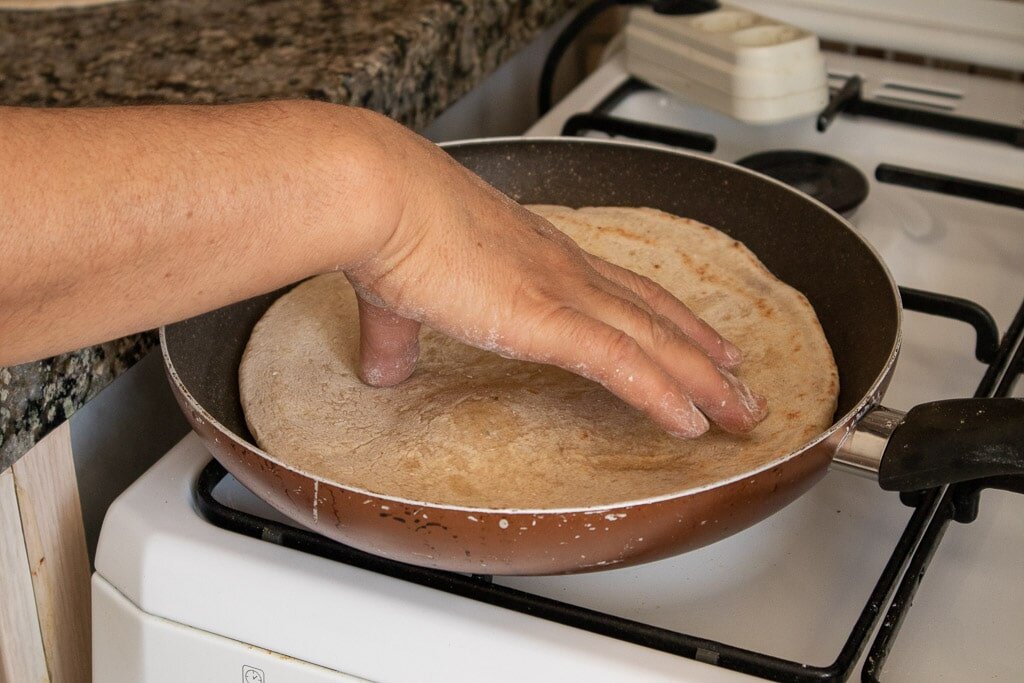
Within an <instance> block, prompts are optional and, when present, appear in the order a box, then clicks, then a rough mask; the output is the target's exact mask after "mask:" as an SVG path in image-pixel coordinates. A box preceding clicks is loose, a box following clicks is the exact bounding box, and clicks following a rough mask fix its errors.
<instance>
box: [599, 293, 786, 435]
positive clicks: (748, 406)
mask: <svg viewBox="0 0 1024 683" xmlns="http://www.w3.org/2000/svg"><path fill="white" fill-rule="evenodd" d="M586 312H587V313H589V314H590V315H592V316H594V317H597V318H600V319H601V320H603V321H604V322H605V323H607V324H608V325H611V326H612V327H614V328H616V329H618V330H622V332H624V333H625V334H627V335H629V336H630V337H632V338H633V339H634V340H635V341H636V343H637V344H638V346H639V347H640V348H641V349H642V350H643V351H644V353H645V354H646V355H647V356H648V357H649V358H650V359H651V360H653V361H654V362H655V363H657V364H658V365H659V366H660V367H661V368H662V369H663V370H664V371H665V372H666V374H667V375H668V376H669V377H671V378H672V379H673V380H674V381H675V382H676V383H677V385H678V387H679V389H680V390H681V391H682V392H683V393H684V394H685V395H686V396H688V397H689V398H690V399H691V400H692V401H693V402H694V403H695V404H696V405H697V407H698V408H700V410H701V411H703V413H704V414H705V415H706V416H707V417H709V418H710V419H711V420H713V421H714V422H715V423H716V424H718V425H719V426H721V427H722V428H723V429H725V430H727V431H730V432H740V433H741V432H747V431H750V430H751V429H753V428H754V427H755V426H756V425H757V423H758V422H760V421H761V420H763V419H764V417H765V415H767V402H766V401H765V400H764V398H762V397H760V396H758V395H757V394H755V393H754V392H753V391H751V390H750V388H749V387H747V386H746V385H745V384H744V383H743V382H742V381H740V380H739V379H738V378H736V377H735V376H733V375H732V374H731V373H729V372H728V371H727V370H723V369H721V368H720V367H719V366H718V365H716V364H715V362H714V361H713V360H712V359H711V358H710V357H708V355H707V354H705V353H704V351H703V350H702V349H700V348H699V347H697V346H695V345H694V344H693V343H692V340H691V339H690V338H688V337H687V336H686V335H683V334H682V333H680V332H679V330H678V329H676V328H675V326H674V325H673V324H672V322H670V321H668V320H666V319H665V318H662V317H660V316H658V315H652V314H651V313H649V312H648V311H645V310H643V309H642V308H639V307H637V306H635V305H633V304H631V303H630V302H628V301H626V300H624V299H621V298H618V297H615V296H614V295H612V294H607V293H603V292H602V293H600V294H595V295H594V296H593V297H592V298H591V300H590V301H589V302H588V309H587V310H586Z"/></svg>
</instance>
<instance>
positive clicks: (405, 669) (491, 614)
mask: <svg viewBox="0 0 1024 683" xmlns="http://www.w3.org/2000/svg"><path fill="white" fill-rule="evenodd" d="M625 77H626V76H625V74H624V72H622V70H621V67H619V66H617V64H616V63H615V62H614V61H613V62H611V63H609V64H606V65H605V66H604V67H602V68H601V69H600V70H599V71H598V73H597V74H596V75H595V76H592V77H591V78H590V79H588V81H586V82H585V83H584V84H583V85H582V86H581V87H580V88H578V89H577V90H576V91H575V92H574V94H573V95H571V96H570V97H569V98H567V100H564V101H563V102H562V103H561V104H560V105H559V106H558V107H556V109H555V110H554V111H553V112H552V113H551V114H550V115H549V116H548V117H546V118H545V119H544V120H543V121H542V122H541V123H540V124H538V126H537V127H535V128H534V129H533V130H532V131H531V133H532V134H553V133H557V132H559V131H560V129H561V123H562V121H564V119H565V118H566V117H567V116H568V115H570V114H571V113H574V112H575V111H582V110H589V109H590V108H592V107H593V106H594V105H595V104H596V103H597V102H598V101H600V100H601V99H602V98H603V97H604V96H605V95H607V94H608V93H609V92H611V91H612V90H614V88H615V87H616V86H617V85H618V83H620V82H621V81H622V80H623V79H624V78H625ZM1018 87H1019V86H1018ZM613 113H615V114H617V115H621V116H644V117H645V118H647V119H648V120H652V121H655V122H658V123H663V124H666V125H681V126H684V127H689V128H694V129H697V130H703V131H706V132H712V133H714V134H716V135H717V136H718V137H719V141H720V147H719V150H718V152H717V153H716V155H715V156H719V157H721V158H725V159H735V158H737V157H739V156H743V155H745V154H747V153H750V152H753V151H756V150H761V149H766V148H782V147H800V148H804V149H819V150H824V151H830V152H831V153H833V154H836V155H838V156H842V157H844V158H845V159H847V160H848V161H851V162H852V163H854V164H856V165H858V166H860V167H861V169H862V170H863V171H864V172H865V175H866V176H868V177H869V178H872V177H873V171H874V166H875V165H876V164H877V163H879V162H881V161H886V162H890V163H896V164H902V165H907V166H912V167H917V168H922V169H925V170H934V171H940V172H942V171H945V172H952V173H955V174H958V175H963V176H967V177H974V178H979V179H987V180H994V181H998V182H1001V183H1003V184H1008V185H1014V186H1018V187H1024V164H1022V163H1020V162H1021V160H1022V156H1021V152H1020V151H1019V150H1014V149H1012V148H1009V147H1008V146H999V145H995V144H989V143H972V144H971V146H970V147H969V148H968V147H966V146H964V143H963V141H962V140H960V139H957V138H954V137H953V136H947V135H943V134H936V133H927V134H922V133H920V132H917V131H914V130H911V129H907V128H905V127H901V126H897V125H895V124H887V123H885V122H872V121H862V122H859V123H857V124H856V125H854V124H853V123H852V122H851V120H850V119H848V118H844V117H841V118H840V119H839V120H837V121H836V122H835V123H834V124H833V128H832V129H831V130H830V131H829V132H828V133H827V134H825V135H818V134H817V133H811V132H810V131H809V130H808V129H809V128H810V126H811V124H810V122H808V121H805V122H802V123H801V122H797V123H792V124H786V125H784V126H779V127H774V128H773V129H770V130H769V129H757V130H756V131H754V132H752V131H750V130H749V129H745V128H744V127H740V126H739V124H736V123H735V122H732V121H730V120H728V119H725V118H724V117H720V116H718V115H716V114H712V113H710V112H706V111H699V110H694V109H693V108H692V107H687V106H686V105H684V104H683V103H680V102H678V101H675V100H673V99H672V98H669V97H666V96H664V95H661V94H657V93H641V94H638V95H636V96H634V97H632V98H630V99H628V100H626V101H625V102H624V103H622V104H621V105H620V107H619V108H617V109H616V110H615V111H614V112H613ZM864 127H867V128H868V129H870V130H871V132H872V137H871V138H870V140H871V141H869V142H864V139H863V138H855V137H854V135H855V134H856V131H857V130H861V131H863V129H864ZM763 136H766V138H765V137H763ZM763 139H768V140H770V145H765V144H764V142H763ZM936 152H941V153H939V154H936ZM1020 215H1021V214H1020V212H1016V211H1014V210H1012V209H1009V208H1006V207H995V206H990V205H986V204H982V203H980V202H973V201H969V200H959V199H950V198H945V197H940V196H938V195H934V194H931V193H926V192H919V191H914V190H907V189H905V188H897V187H892V186H885V185H880V184H878V183H875V182H874V181H873V180H871V195H870V197H869V200H868V203H867V204H865V205H864V206H863V207H862V208H861V209H860V211H859V212H858V214H857V216H856V218H855V221H854V222H855V224H856V225H857V227H858V229H860V230H862V231H863V232H864V234H865V235H866V236H867V237H868V239H869V240H871V241H872V242H873V243H874V244H875V246H876V247H878V248H879V250H880V252H881V254H882V255H883V258H885V259H886V261H887V262H888V263H889V266H890V267H891V269H892V270H893V272H894V274H895V277H896V279H897V281H898V282H899V283H901V284H905V285H909V286H913V287H918V288H922V289H933V290H938V291H944V292H947V293H950V294H956V295H959V296H966V297H968V298H972V299H975V300H976V301H978V302H979V303H982V304H983V305H984V306H986V307H987V308H988V309H989V310H990V311H991V312H992V313H993V314H994V315H995V317H996V319H997V321H998V322H999V325H1000V327H1001V328H1002V329H1005V328H1006V326H1007V324H1008V322H1009V319H1010V317H1011V316H1012V315H1013V312H1014V310H1015V307H1016V306H1017V305H1019V302H1020V301H1021V298H1022V297H1024V224H1022V221H1021V218H1020ZM905 327H906V329H905V333H906V342H905V350H904V355H903V357H902V358H901V360H900V363H899V365H898V369H897V373H896V377H895V378H894V383H893V387H892V389H891V390H890V392H889V395H888V396H887V398H886V401H887V402H888V403H890V404H892V405H894V406H895V407H901V408H906V407H909V406H911V405H913V404H915V403H918V402H922V401H926V400H930V399H935V398H942V397H948V396H962V395H969V394H971V393H972V392H973V390H974V387H975V386H976V385H977V383H978V381H979V380H980V378H981V375H982V371H983V366H982V365H980V364H979V363H977V362H975V361H973V360H971V359H970V358H967V359H966V360H965V356H964V352H963V349H965V348H968V349H969V348H973V341H972V338H971V333H970V331H969V328H967V327H966V326H965V325H962V324H960V323H950V322H944V321H939V320H933V319H931V318H927V317H925V316H922V315H918V314H908V315H907V316H906V320H905ZM1020 391H1021V389H1020V388H1018V393H1020ZM208 458H209V455H208V454H207V453H206V452H205V450H204V449H203V447H202V445H201V443H200V442H199V440H198V438H197V437H195V436H194V435H190V436H189V437H187V438H186V439H185V440H184V441H183V442H182V443H180V444H179V445H178V446H177V447H176V448H175V449H173V450H172V451H171V452H170V453H168V455H167V456H165V457H164V458H163V459H162V460H161V461H160V462H159V463H157V465H156V466H154V468H153V469H152V470H150V471H149V472H148V473H147V474H146V475H144V476H143V477H142V478H141V479H140V480H139V481H138V482H137V483H136V484H135V485H133V486H132V487H131V488H130V489H129V490H128V491H127V492H126V493H125V494H124V495H123V496H122V497H121V498H119V499H118V501H117V502H116V503H115V504H114V506H113V507H112V508H111V510H110V512H109V513H108V516H107V519H106V521H105V523H104V528H103V534H102V536H101V539H100V546H99V550H98V554H97V560H96V567H97V571H98V573H99V574H101V575H102V576H103V577H104V578H106V579H107V580H108V581H110V583H111V584H113V585H114V586H115V587H116V588H117V589H118V590H119V591H120V592H121V593H122V594H124V595H125V596H126V597H127V598H128V599H129V600H131V601H132V602H133V603H134V604H135V605H136V606H138V607H139V608H140V609H141V610H143V611H145V612H147V613H149V614H153V615H156V616H160V617H163V618H166V619H170V620H173V621H176V622H178V623H181V624H185V625H188V626H192V627H194V628H196V629H202V630H205V631H209V632H211V633H217V634H220V635H224V636H227V637H229V638H233V639H236V640H239V641H242V642H245V643H250V644H253V645H258V646H261V647H264V648H267V649H269V650H273V651H275V652H278V653H281V654H284V655H288V656H292V657H297V658H301V659H303V660H306V661H310V662H313V663H316V664H319V665H321V666H324V667H328V668H333V669H335V670H338V671H344V672H346V673H350V674H354V675H357V676H361V677H364V678H368V679H371V680H379V681H391V680H395V681H397V680H417V681H421V680H444V681H458V680H467V681H476V680H482V679H486V680H524V679H525V680H541V679H544V680H593V681H598V680H609V681H612V680H619V681H621V680H630V681H646V680H650V681H668V680H675V681H686V680H700V681H714V680H722V681H726V680H729V681H732V680H743V679H744V677H742V676H739V675H737V674H733V673H731V672H727V671H723V670H721V669H718V668H715V667H710V666H708V665H705V664H701V663H698V662H693V661H690V660H686V659H682V658H677V657H673V656H671V655H667V654H664V653H660V652H655V651H651V650H648V649H645V648H642V647H639V646H634V645H630V644H627V643H621V642H618V641H614V640H611V639H608V638H605V637H602V636H596V635H593V634H589V633H586V632H582V631H578V630H575V629H572V628H569V627H564V626H561V625H558V624H554V623H550V622H546V621H542V620H539V619H535V618H533V617H527V616H524V615H521V614H518V613H513V612H509V611H507V610H503V609H501V608H498V607H493V606H490V605H484V604H481V603H477V602H474V601H471V600H468V599H464V598H459V597H454V596H451V595H448V594H446V593H441V592H438V591H434V590H432V589H429V588H424V587H421V586H416V585H412V584H407V583H404V582H402V581H399V580H396V579H390V578H387V577H383V576H380V575H377V574H373V573H370V572H366V571H363V570H359V569H355V568H352V567H348V566H345V565H341V564H338V563H334V562H330V561H328V560H324V559H321V558H317V557H312V556H309V555H305V554H303V553H300V552H297V551H293V550H289V549H286V548H282V547H280V546H276V545H272V544H270V543H265V542H262V541H258V540H255V539H250V538H247V537H242V536H239V535H237V534H233V533H231V532H227V531H224V530H221V529H219V528H217V527H214V526H212V525H211V524H209V523H207V522H206V521H205V520H203V519H202V518H201V517H200V516H199V515H198V513H197V512H196V511H195V509H194V507H193V504H192V499H191V484H192V481H193V480H194V478H195V476H196V475H197V474H198V471H199V470H200V469H201V467H202V466H203V464H205V462H206V461H207V459H208ZM217 493H218V497H219V498H221V499H222V500H224V501H225V502H228V503H229V504H231V505H233V506H236V507H240V508H242V509H247V510H250V511H253V512H257V513H258V514H263V515H266V516H271V517H274V518H277V515H276V514H275V513H274V512H273V511H272V510H270V508H269V507H267V506H266V505H265V504H264V503H262V502H261V501H259V500H258V499H256V498H255V497H254V496H253V495H252V494H250V493H249V492H247V491H245V490H244V489H243V488H242V487H240V486H239V485H238V484H237V483H235V482H234V481H233V480H229V481H228V482H226V483H225V484H223V485H222V486H221V487H219V488H218V492H217ZM1022 513H1024V498H1021V497H1020V496H1014V495H1011V494H1006V493H1002V492H988V493H986V494H984V496H983V499H982V506H981V515H980V517H979V519H978V520H977V521H976V522H974V523H973V524H971V525H969V526H960V525H957V524H953V525H952V526H951V528H950V530H949V532H948V533H947V538H946V540H945V541H944V542H943V544H942V545H941V546H940V548H939V550H938V553H937V556H936V558H935V560H934V562H933V563H932V566H931V568H930V569H929V571H928V574H927V575H926V577H925V580H924V583H923V585H922V587H921V589H920V592H919V593H918V597H917V598H916V600H915V604H914V605H913V608H912V609H911V610H910V612H909V617H908V619H907V621H906V624H905V626H904V628H903V632H902V633H901V634H900V636H899V638H898V639H897V640H896V645H895V649H894V651H893V653H892V655H891V657H890V660H889V663H888V664H887V666H886V668H885V675H886V678H887V679H888V680H893V681H929V682H930V681H965V680H970V681H982V680H1000V681H1004V680H1015V679H1018V678H1019V677H1020V662H1019V659H1020V658H1019V655H1018V654H1017V653H1019V650H1020V644H1021V642H1024V616H1022V614H1024V610H1022V606H1024V605H1022V597H1021V593H1020V590H1019V585H1020V579H1021V576H1022V575H1024V514H1022ZM908 517H909V510H908V509H907V508H905V507H903V506H902V505H901V504H900V502H899V500H898V498H897V496H895V495H892V494H888V493H884V492H882V491H881V490H880V489H878V487H877V485H876V484H874V483H873V482H871V481H869V480H865V479H860V478H857V477H855V476H853V475H849V474H845V473H839V472H834V473H830V474H829V475H828V476H827V477H826V478H825V479H824V480H823V481H822V482H821V483H820V484H819V485H818V486H816V487H815V488H814V489H813V490H812V491H810V492H809V493H808V494H807V495H805V496H804V497H803V498H801V499H800V500H798V501H797V502H796V503H794V504H793V505H791V506H790V507H788V508H787V509H785V510H783V511H782V512H780V513H778V514H777V515H775V516H773V517H771V518H770V519H768V520H766V521H764V522H762V523H761V524H758V525H757V526H754V527H752V528H750V529H748V530H746V531H744V532H742V533H740V534H737V535H736V536H734V537H732V538H730V539H726V540H725V541H722V542H720V543H717V544H715V545H713V546H710V547H708V548H705V549H702V550H699V551H696V552H693V553H690V554H687V555H683V556H679V557H677V558H673V559H669V560H664V561H662V562H657V563H653V564H649V565H646V566H642V567H638V568H632V569H621V570H614V571H608V572H602V573H596V574H590V575H582V576H574V577H532V578H502V579H498V582H499V583H502V584H506V585H509V586H514V587H516V588H519V589H523V590H527V591H531V592H534V593H537V594H541V595H546V596H550V597H553V598H556V599H559V600H564V601H567V602H571V603H575V604H580V605H583V606H586V607H591V608H595V609H601V610H604V611H607V612H610V613H612V614H616V615H620V616H624V617H628V618H631V619H637V620H640V621H645V622H647V623H651V624H655V625H658V626H662V627H666V628H671V629H677V630H681V631H683V632H688V633H691V634H694V635H699V636H704V637H707V638H711V639H717V640H722V641H725V642H727V643H729V644H732V645H737V646H741V647H747V648H752V649H756V650H760V651H763V652H766V653H769V654H774V655H778V656H781V657H787V658H794V659H798V660H801V661H805V662H806V663H809V664H816V665H823V664H828V663H829V662H830V661H831V659H832V658H833V657H834V656H835V654H836V653H837V652H838V649H839V646H840V644H841V643H842V641H843V640H844V639H845V637H846V635H847V633H848V632H849V630H850V628H851V626H852V624H853V621H854V619H855V618H856V615H857V614H858V612H859V611H860V609H861V608H862V607H863V605H864V603H865V601H866V600H867V597H868V594H869V592H870V590H871V587H872V585H873V583H874V581H875V580H876V579H877V577H878V574H879V572H880V571H881V568H882V566H883V564H884V562H885V560H886V559H887V557H888V554H889V552H890V551H891V548H892V547H893V545H894V543H895V539H896V537H897V536H898V534H899V533H900V531H901V530H902V527H903V525H904V524H905V523H906V520H907V519H908ZM339 615H342V616H341V617H339ZM396 650H400V651H401V654H400V655H397V654H396ZM857 675H859V674H855V676H857Z"/></svg>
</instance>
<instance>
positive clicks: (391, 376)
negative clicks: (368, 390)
mask: <svg viewBox="0 0 1024 683" xmlns="http://www.w3.org/2000/svg"><path fill="white" fill-rule="evenodd" d="M419 335H420V324H419V323H418V322H416V321H415V320H410V319H408V318H403V317H401V316H399V315H396V314H395V313H392V312H391V311H389V310H388V309H386V308H380V307H379V306H374V305H373V304H371V303H368V302H367V301H365V300H364V299H363V297H361V296H360V297H359V376H360V379H362V380H363V381H364V382H366V383H367V384H369V385H370V386H374V387H390V386H394V385H395V384H398V383H399V382H402V381H404V380H405V379H406V378H407V377H408V376H409V375H411V374H412V371H413V370H415V369H416V360H417V359H418V358H419V355H420V338H419Z"/></svg>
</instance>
